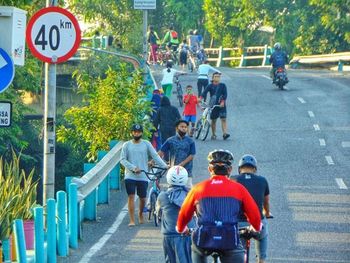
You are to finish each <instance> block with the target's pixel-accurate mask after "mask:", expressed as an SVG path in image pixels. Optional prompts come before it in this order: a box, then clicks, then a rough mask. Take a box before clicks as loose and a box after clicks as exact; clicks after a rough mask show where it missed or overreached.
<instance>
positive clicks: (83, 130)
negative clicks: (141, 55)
mask: <svg viewBox="0 0 350 263" xmlns="http://www.w3.org/2000/svg"><path fill="white" fill-rule="evenodd" d="M76 78H77V82H78V85H79V91H80V92H82V93H83V94H84V97H85V99H86V102H87V105H85V106H82V107H72V108H70V109H69V110H67V111H66V113H65V115H64V116H65V119H66V121H67V123H68V125H66V126H63V125H62V126H60V127H59V128H58V130H57V139H58V141H61V142H70V143H71V145H72V146H73V147H74V148H75V149H76V150H78V151H81V150H83V151H84V150H86V152H88V153H87V157H88V158H89V159H90V160H93V159H95V158H96V153H97V151H98V150H107V149H108V145H109V142H110V141H111V140H112V139H116V140H127V139H129V136H130V132H129V131H130V127H131V125H132V124H133V123H136V122H137V123H142V122H143V123H144V124H145V126H146V127H150V124H149V123H148V122H146V121H144V120H143V118H144V116H145V115H146V114H148V113H150V111H151V107H150V102H148V101H146V100H144V99H143V98H144V97H145V95H146V90H145V88H144V87H143V86H142V84H143V80H142V74H141V73H140V72H135V73H132V74H131V76H130V73H129V72H128V71H127V70H126V69H125V67H121V68H120V69H119V70H118V71H115V70H113V69H112V68H109V69H108V70H107V72H106V77H105V78H101V77H97V78H93V77H91V76H89V75H87V74H76ZM146 130H147V128H146Z"/></svg>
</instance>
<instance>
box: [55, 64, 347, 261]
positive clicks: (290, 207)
mask: <svg viewBox="0 0 350 263" xmlns="http://www.w3.org/2000/svg"><path fill="white" fill-rule="evenodd" d="M220 70H221V71H222V72H223V76H222V82H224V83H226V85H227V87H228V100H227V104H228V127H229V133H230V134H231V137H230V138H229V139H228V140H227V141H223V140H222V139H221V138H222V133H221V127H220V125H218V133H217V134H218V138H219V139H218V140H216V141H211V140H210V139H208V140H207V141H205V142H202V141H196V147H197V155H196V157H195V162H194V177H195V178H194V182H198V181H201V180H203V179H205V178H207V177H208V173H207V162H206V156H207V153H208V152H209V151H210V150H213V149H216V148H225V149H228V150H230V151H232V152H233V153H234V155H235V162H234V166H235V167H234V170H235V172H236V171H237V163H238V159H239V157H240V156H241V155H243V154H244V153H251V154H254V155H255V156H256V158H257V160H258V173H259V174H261V175H264V176H266V178H267V179H268V181H269V184H270V191H271V194H270V200H271V211H272V213H273V215H274V219H272V220H270V226H269V228H270V229H269V231H270V238H269V250H268V261H267V262H276V263H277V262H282V263H283V262H291V263H308V262H310V263H313V262H317V263H323V262H335V263H337V262H338V263H341V262H350V193H349V187H350V173H349V171H350V74H339V73H334V72H330V71H315V70H314V71H309V70H294V71H293V70H290V71H289V78H290V80H291V81H290V83H289V84H288V86H287V88H288V89H287V90H284V91H281V90H278V89H277V88H275V87H273V86H272V85H271V81H270V80H269V79H268V69H228V68H221V69H220ZM156 79H159V75H158V74H156ZM181 83H182V85H183V86H184V85H186V84H192V85H193V86H194V87H196V75H195V74H189V75H186V76H181ZM174 96H175V95H174ZM173 102H174V104H175V105H177V104H176V101H175V100H174V99H173ZM209 138H210V137H209ZM125 204H126V194H125V191H123V190H122V191H119V192H113V193H112V198H111V202H110V205H108V206H107V205H102V206H99V209H98V216H99V220H98V221H97V222H90V223H89V222H88V223H85V224H84V230H83V233H84V237H83V240H82V241H81V242H80V243H79V249H78V250H71V254H70V256H69V257H68V258H60V259H59V262H75V263H78V262H79V263H83V262H125V263H129V262H148V263H152V262H164V259H163V252H162V240H161V235H160V232H159V228H156V227H154V226H153V225H152V223H146V224H144V225H137V226H136V227H134V228H128V226H127V223H128V219H127V215H126V210H125ZM252 262H253V261H252Z"/></svg>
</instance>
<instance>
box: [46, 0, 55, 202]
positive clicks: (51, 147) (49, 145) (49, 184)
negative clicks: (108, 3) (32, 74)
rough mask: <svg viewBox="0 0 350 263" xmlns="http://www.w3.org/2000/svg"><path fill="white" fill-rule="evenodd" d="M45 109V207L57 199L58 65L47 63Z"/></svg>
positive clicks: (48, 1) (53, 2)
mask: <svg viewBox="0 0 350 263" xmlns="http://www.w3.org/2000/svg"><path fill="white" fill-rule="evenodd" d="M56 5H57V1H56V0H51V1H50V0H46V6H47V7H49V6H56ZM44 93H45V107H44V158H43V159H44V167H43V177H44V178H43V205H45V204H46V201H47V200H48V199H49V198H54V197H55V152H56V149H55V144H56V134H55V121H56V64H52V63H45V92H44Z"/></svg>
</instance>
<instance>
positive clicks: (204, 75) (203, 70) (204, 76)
mask: <svg viewBox="0 0 350 263" xmlns="http://www.w3.org/2000/svg"><path fill="white" fill-rule="evenodd" d="M209 72H218V73H221V72H220V71H219V70H217V69H215V68H213V67H212V66H210V65H209V61H208V60H205V61H204V64H201V65H199V67H198V80H197V88H198V97H199V96H201V94H202V90H204V89H205V88H206V87H207V86H208V84H209V79H208V75H209Z"/></svg>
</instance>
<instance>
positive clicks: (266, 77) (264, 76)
mask: <svg viewBox="0 0 350 263" xmlns="http://www.w3.org/2000/svg"><path fill="white" fill-rule="evenodd" d="M260 76H262V77H263V78H265V79H268V80H271V78H270V77H268V76H266V75H260Z"/></svg>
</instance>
